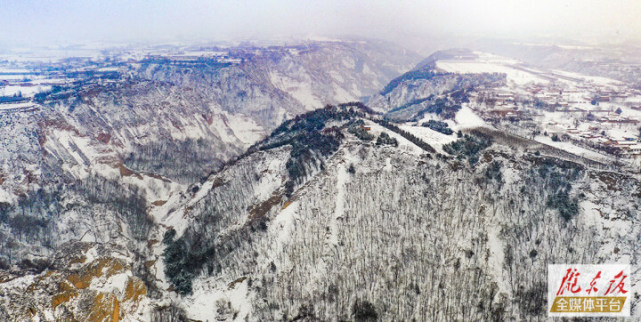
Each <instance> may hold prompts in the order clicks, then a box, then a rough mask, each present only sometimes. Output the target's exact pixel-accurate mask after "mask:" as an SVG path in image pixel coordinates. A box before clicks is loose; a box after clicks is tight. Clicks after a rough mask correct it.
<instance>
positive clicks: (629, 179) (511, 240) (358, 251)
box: [0, 105, 641, 321]
mask: <svg viewBox="0 0 641 322" xmlns="http://www.w3.org/2000/svg"><path fill="white" fill-rule="evenodd" d="M465 113H471V112H470V111H467V110H465ZM465 113H463V114H465ZM451 126H452V128H454V129H455V130H461V131H462V134H461V136H460V137H458V136H457V135H455V134H452V135H450V136H449V138H448V139H446V138H445V136H446V135H444V134H441V133H437V132H435V131H432V130H429V129H426V128H424V127H416V126H413V125H411V124H405V125H402V124H398V125H394V124H393V123H389V122H386V121H384V120H382V119H381V117H380V116H378V115H375V114H370V113H368V112H367V109H365V108H363V106H362V105H350V106H343V107H329V108H325V109H321V110H317V111H314V112H310V113H307V114H305V115H303V116H302V117H299V118H297V119H296V120H293V121H288V122H285V123H283V125H281V126H280V127H278V128H277V129H276V130H275V131H274V132H273V133H272V134H271V135H270V136H269V137H268V138H267V139H266V140H264V141H262V142H260V143H259V144H256V145H254V146H252V147H251V148H250V149H249V150H248V152H247V153H246V154H245V155H244V156H243V157H241V158H240V159H238V160H237V161H235V162H233V163H230V164H228V165H227V166H225V167H224V168H223V169H222V170H221V171H220V172H217V173H214V174H212V175H211V176H209V177H208V178H207V179H206V180H205V181H203V182H200V183H197V184H193V185H191V186H190V187H189V189H187V190H183V191H181V192H179V193H177V194H174V195H172V196H171V197H170V198H169V199H168V200H165V201H163V203H162V204H159V206H158V207H155V208H153V209H152V210H151V212H150V213H149V214H150V216H151V218H150V220H151V221H152V222H153V224H152V225H151V226H150V227H149V231H148V234H147V235H146V236H147V239H146V240H147V241H146V242H144V243H139V244H128V245H123V246H115V245H114V246H109V247H106V244H105V243H91V242H90V243H77V242H76V243H70V244H67V245H69V246H66V247H73V248H70V249H73V251H71V250H70V249H66V250H64V251H63V250H61V251H60V252H57V253H56V254H57V255H56V256H57V257H56V258H57V260H56V262H55V265H52V266H51V267H49V268H47V269H46V270H44V271H38V270H37V269H33V271H32V273H29V274H26V275H25V274H24V273H22V274H16V273H15V272H14V273H5V275H3V277H2V278H3V281H4V282H3V283H0V287H1V289H0V290H1V291H2V292H3V294H5V298H7V297H6V295H8V297H9V298H12V299H20V300H19V301H11V302H6V301H5V302H3V304H2V306H1V307H2V308H3V310H4V311H0V312H3V314H5V316H6V318H8V319H24V318H28V317H30V316H34V317H35V316H37V317H40V318H42V319H53V318H65V317H72V316H73V317H75V318H77V319H78V318H79V319H87V318H89V319H90V318H92V317H95V316H100V317H103V316H111V317H113V316H114V315H115V314H117V315H118V316H119V317H121V318H124V319H128V320H152V319H162V318H164V319H169V318H170V317H174V318H178V319H183V320H184V319H187V318H189V319H194V320H201V321H207V320H209V321H213V320H245V319H247V320H281V319H286V320H294V319H307V320H314V319H320V320H335V319H342V320H347V319H356V320H358V319H367V318H378V319H382V320H390V319H400V320H411V319H416V320H425V319H437V320H449V319H461V320H484V319H499V320H504V319H517V320H526V319H534V318H544V317H545V309H544V307H545V300H544V298H545V296H544V294H545V288H546V286H545V285H546V284H545V281H546V267H547V264H548V263H551V262H553V263H573V262H589V263H605V262H630V263H631V264H633V265H636V261H637V259H636V258H637V257H638V255H639V254H638V252H639V249H638V247H636V243H637V240H638V239H639V237H640V233H641V230H640V229H639V228H640V227H641V226H640V225H639V222H638V218H639V213H638V207H639V204H638V200H639V198H638V195H639V193H640V192H641V184H640V183H639V181H638V179H637V178H635V177H634V176H633V175H630V174H626V173H621V172H619V173H617V172H608V171H602V170H599V169H598V168H595V167H593V165H592V164H591V163H590V162H587V161H585V162H584V161H582V159H581V158H576V159H574V160H575V161H568V160H566V159H568V158H567V156H566V155H565V154H563V153H562V151H559V150H555V149H554V148H550V147H543V146H541V145H540V144H538V143H536V142H533V141H528V142H529V143H528V142H513V141H510V140H506V138H505V137H504V136H503V135H502V134H500V132H496V131H494V130H491V129H490V128H486V129H483V126H484V125H483V124H482V121H480V120H478V119H476V120H474V117H473V116H472V115H467V116H461V117H457V118H456V119H454V120H453V121H452V123H451ZM475 126H477V127H475ZM478 126H481V128H478ZM430 131H432V132H430ZM442 135H443V137H442ZM606 196H607V197H606ZM138 226H140V225H138ZM136 227H137V226H136ZM138 230H139V229H138ZM134 245H137V246H134ZM105 247H106V248H105ZM45 283H47V284H48V285H53V286H51V287H49V290H48V291H47V289H46V288H44V287H40V286H38V285H43V284H45ZM638 291H639V290H637V289H634V290H633V292H638ZM632 298H633V301H638V300H637V299H636V298H635V297H632ZM16 303H18V304H16ZM26 303H29V304H26ZM470 303H475V304H474V305H469V304H470ZM635 303H636V302H635ZM632 307H633V313H632V314H633V316H635V317H639V314H640V313H639V312H638V310H636V309H635V307H636V305H633V306H632Z"/></svg>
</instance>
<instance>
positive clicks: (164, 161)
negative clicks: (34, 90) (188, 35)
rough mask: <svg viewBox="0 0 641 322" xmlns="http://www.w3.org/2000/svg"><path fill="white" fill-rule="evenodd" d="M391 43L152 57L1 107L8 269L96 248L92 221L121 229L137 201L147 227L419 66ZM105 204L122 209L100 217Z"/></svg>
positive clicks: (0, 183)
mask: <svg viewBox="0 0 641 322" xmlns="http://www.w3.org/2000/svg"><path fill="white" fill-rule="evenodd" d="M385 46H388V45H387V44H380V43H366V42H336V43H333V42H331V43H310V44H305V45H301V46H283V47H265V48H263V47H238V48H231V49H228V54H227V55H228V56H229V57H228V58H226V60H227V61H230V62H224V63H221V62H220V59H217V58H198V59H186V58H181V57H156V56H149V57H147V58H143V59H140V60H137V61H133V62H132V61H127V62H123V63H120V64H119V65H118V67H117V72H116V71H114V72H111V73H110V74H109V75H108V77H100V76H90V75H89V76H87V77H84V78H80V79H78V80H77V81H76V82H74V83H71V84H68V85H65V86H56V87H54V88H53V90H52V92H50V93H43V94H40V95H38V97H37V98H36V102H37V104H35V105H34V106H33V107H31V108H28V109H4V108H3V109H0V124H1V126H0V137H1V139H0V140H1V141H0V146H1V147H2V149H1V150H0V154H1V155H2V161H0V209H2V216H0V221H1V222H2V225H1V228H0V232H1V233H2V236H3V239H2V241H1V242H0V243H1V244H2V247H3V252H2V253H3V254H2V256H0V257H2V258H3V259H2V260H3V263H5V264H6V265H9V266H10V265H13V263H15V262H16V261H18V262H19V261H21V260H22V259H27V258H28V259H33V258H31V257H30V256H44V254H48V253H51V252H52V251H53V249H55V248H56V247H57V245H60V244H61V243H64V242H66V241H68V240H71V239H78V240H84V241H88V239H87V238H88V237H87V236H88V235H87V232H88V231H90V230H91V229H90V227H89V226H90V222H91V220H90V221H89V222H88V223H84V222H85V221H86V220H87V219H86V218H87V215H86V214H87V213H96V212H98V211H106V215H105V216H104V217H105V218H104V219H101V220H104V221H106V222H110V225H116V226H117V225H119V223H121V222H122V221H123V218H126V217H128V216H123V214H122V213H121V211H122V209H121V208H122V207H121V206H113V205H110V203H111V202H114V201H115V200H121V201H122V203H126V204H130V203H133V204H135V205H132V206H131V207H130V206H126V207H130V208H132V209H134V210H132V212H133V213H136V215H135V216H136V218H138V217H140V220H141V221H142V222H144V221H146V220H147V217H148V216H147V212H148V209H147V208H149V207H151V208H153V207H155V206H156V205H158V204H161V203H162V202H163V200H167V199H168V198H169V197H170V196H171V195H172V194H175V193H178V192H179V191H182V190H183V189H185V188H186V187H187V185H188V184H189V183H192V182H196V181H198V180H200V179H201V178H204V177H206V176H207V174H209V173H211V172H212V171H216V170H218V169H220V167H221V166H222V165H223V164H224V163H225V162H227V161H229V160H231V159H233V158H234V157H236V156H238V155H240V154H241V153H242V152H243V151H245V149H246V148H247V147H249V146H250V145H252V144H253V143H255V142H257V141H258V140H260V139H261V138H263V137H264V136H265V135H266V134H268V133H269V132H270V131H271V130H272V129H273V128H275V127H276V126H278V125H279V124H280V123H281V122H282V121H283V120H284V119H287V118H291V117H293V116H295V115H298V114H301V113H303V112H305V111H308V110H310V109H313V108H316V107H320V106H322V105H324V104H329V103H335V102H341V101H343V100H355V99H358V98H359V97H360V96H361V95H368V94H370V93H372V92H373V91H374V88H376V87H378V86H380V84H381V83H384V82H385V81H387V80H389V79H391V77H392V76H391V75H393V74H396V73H400V72H402V70H404V68H406V66H408V65H407V62H408V61H413V60H414V59H415V57H414V56H413V55H412V54H411V53H408V52H405V51H403V50H397V49H389V48H387V47H385ZM385 55H389V56H385ZM321 70H323V72H320V71H321ZM294 79H295V80H297V81H296V82H289V80H294ZM357 79H358V80H357ZM330 89H332V90H330ZM307 99H309V100H307ZM100 180H104V181H105V182H109V183H108V184H105V185H106V186H108V187H109V188H104V187H103V186H102V185H103V184H101V183H98V182H99V181H100ZM117 186H120V187H121V189H117V188H115V187H117ZM101 190H102V191H101ZM116 190H120V191H116ZM112 191H116V192H117V193H116V196H114V197H113V198H111V197H109V196H106V195H105V194H107V193H111V192H112ZM96 198H97V199H98V200H100V201H99V202H98V203H101V204H105V205H108V206H107V207H111V208H113V209H111V210H109V211H107V210H99V209H101V208H100V207H99V206H96V205H95V203H94V202H93V201H90V200H94V199H96ZM110 198H111V199H110ZM129 199H131V200H135V202H129V201H125V200H129ZM121 201H118V202H121ZM96 207H98V208H96ZM89 217H91V216H89ZM119 217H121V218H119ZM136 220H138V219H136ZM125 221H126V220H125ZM23 230H24V231H25V232H26V233H25V234H23V233H22V232H23ZM63 231H64V232H65V233H62V232H63ZM101 234H107V235H108V234H109V233H108V232H101ZM127 237H129V236H127ZM96 240H104V239H100V238H97V239H96ZM123 242H124V241H123ZM8 245H13V246H11V247H9V246H8ZM8 247H9V248H12V250H11V251H9V248H8ZM34 247H35V249H34ZM9 254H10V255H9Z"/></svg>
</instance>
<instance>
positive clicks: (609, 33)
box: [0, 0, 641, 47]
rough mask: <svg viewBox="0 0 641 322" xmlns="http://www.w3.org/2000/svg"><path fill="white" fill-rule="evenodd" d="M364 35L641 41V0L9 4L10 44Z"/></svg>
mask: <svg viewBox="0 0 641 322" xmlns="http://www.w3.org/2000/svg"><path fill="white" fill-rule="evenodd" d="M309 35H323V36H336V35H354V36H365V37H372V38H383V39H388V40H398V41H401V42H402V41H403V40H404V39H417V38H418V39H420V37H422V36H423V35H431V36H436V37H443V36H468V37H469V36H472V37H515V38H521V39H523V40H524V41H527V40H528V39H531V38H533V37H534V36H536V37H548V36H553V37H564V38H570V39H577V40H594V39H600V40H604V39H610V38H612V39H621V38H630V37H634V38H641V0H533V1H530V0H442V1H440V0H439V1H436V0H423V1H414V0H395V1H380V0H371V1H354V0H322V1H314V0H297V1H284V0H267V1H248V0H229V1H227V0H218V1H206V0H175V1H169V0H104V1H97V0H48V1H44V0H43V1H34V0H0V46H2V45H3V46H5V47H10V46H13V45H25V44H27V45H28V44H35V45H39V44H49V45H50V44H69V43H83V42H129V41H146V42H164V41H174V40H183V41H184V40H186V41H190V40H232V39H248V38H254V39H260V38H263V39H264V38H291V37H296V38H299V37H305V36H309Z"/></svg>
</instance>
